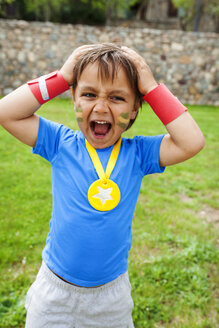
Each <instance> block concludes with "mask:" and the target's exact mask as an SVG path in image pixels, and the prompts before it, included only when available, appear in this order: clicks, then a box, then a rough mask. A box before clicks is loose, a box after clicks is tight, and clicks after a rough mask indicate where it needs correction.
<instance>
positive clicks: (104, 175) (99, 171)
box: [85, 137, 122, 183]
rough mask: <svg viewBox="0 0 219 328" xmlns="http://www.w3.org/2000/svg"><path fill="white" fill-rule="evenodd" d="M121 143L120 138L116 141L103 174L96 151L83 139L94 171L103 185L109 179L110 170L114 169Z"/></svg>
mask: <svg viewBox="0 0 219 328" xmlns="http://www.w3.org/2000/svg"><path fill="white" fill-rule="evenodd" d="M121 142H122V139H121V137H120V138H119V140H118V141H117V143H116V144H115V145H114V147H113V150H112V153H111V155H110V158H109V161H108V164H107V168H106V172H104V169H103V166H102V164H101V162H100V159H99V156H98V154H97V152H96V149H95V148H94V147H92V146H91V145H90V144H89V142H88V141H87V139H85V144H86V147H87V150H88V153H89V155H90V158H91V160H92V162H93V164H94V167H95V170H96V171H97V174H98V176H99V178H100V179H101V180H102V181H103V183H107V180H108V179H109V177H110V174H111V173H112V170H113V169H114V166H115V164H116V161H117V158H118V155H119V151H120V147H121Z"/></svg>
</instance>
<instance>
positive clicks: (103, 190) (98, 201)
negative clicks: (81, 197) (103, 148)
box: [85, 138, 121, 211]
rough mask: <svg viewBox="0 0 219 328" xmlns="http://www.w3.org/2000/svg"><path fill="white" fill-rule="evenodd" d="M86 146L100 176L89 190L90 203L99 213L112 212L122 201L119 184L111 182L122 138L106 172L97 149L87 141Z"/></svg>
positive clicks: (113, 152)
mask: <svg viewBox="0 0 219 328" xmlns="http://www.w3.org/2000/svg"><path fill="white" fill-rule="evenodd" d="M85 144H86V147H87V150H88V152H89V155H90V157H91V160H92V162H93V164H94V167H95V169H96V171H97V174H98V176H99V178H100V179H99V180H96V181H94V182H93V183H92V184H91V186H90V188H89V189H88V201H89V203H90V204H91V206H92V207H94V208H95V209H96V210H98V211H110V210H112V209H113V208H115V207H116V206H117V205H118V203H119V201H120V190H119V187H118V186H117V184H116V183H115V182H114V181H112V180H110V179H109V177H110V174H111V172H112V170H113V168H114V166H115V164H116V161H117V158H118V155H119V150H120V146H121V138H120V139H119V140H118V141H117V143H116V144H115V145H114V147H113V150H112V153H111V155H110V159H109V161H108V164H107V168H106V172H104V170H103V167H102V164H101V162H100V159H99V157H98V155H97V152H96V150H95V148H93V147H92V146H91V145H90V144H89V142H88V141H87V140H86V139H85Z"/></svg>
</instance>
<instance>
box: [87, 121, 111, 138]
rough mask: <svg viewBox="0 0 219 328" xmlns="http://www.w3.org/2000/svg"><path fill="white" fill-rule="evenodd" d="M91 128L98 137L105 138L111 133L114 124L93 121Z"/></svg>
mask: <svg viewBox="0 0 219 328" xmlns="http://www.w3.org/2000/svg"><path fill="white" fill-rule="evenodd" d="M90 127H91V130H92V132H93V133H94V135H95V136H96V137H105V136H106V135H107V134H108V133H109V131H110V129H111V127H112V124H111V123H109V122H107V121H91V123H90Z"/></svg>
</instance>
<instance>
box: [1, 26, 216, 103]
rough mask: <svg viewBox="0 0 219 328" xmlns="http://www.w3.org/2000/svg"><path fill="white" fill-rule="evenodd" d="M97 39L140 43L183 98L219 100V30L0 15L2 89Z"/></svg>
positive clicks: (50, 67)
mask: <svg viewBox="0 0 219 328" xmlns="http://www.w3.org/2000/svg"><path fill="white" fill-rule="evenodd" d="M96 42H116V43H118V44H123V45H127V46H129V47H131V48H134V49H136V50H137V51H138V52H139V53H140V54H141V55H142V56H143V57H144V58H145V59H146V61H147V62H148V64H149V66H150V67H151V70H152V72H153V73H154V75H155V78H156V79H157V81H158V82H165V84H166V85H167V86H168V87H169V88H170V90H171V91H172V92H173V93H174V94H175V95H176V96H177V97H178V98H179V99H180V100H181V101H182V102H184V103H187V104H214V105H219V97H218V93H219V84H218V81H219V40H218V35H217V34H214V33H193V32H182V31H176V30H167V31H163V30H153V29H147V28H142V29H140V28H129V27H112V26H110V27H94V26H93V27H92V26H85V25H84V26H82V25H59V24H53V23H39V22H31V23H30V22H24V21H15V20H14V21H13V20H0V77H1V78H0V95H1V96H3V95H6V94H8V93H9V92H11V91H12V90H13V89H15V88H17V87H18V86H20V85H21V84H23V83H25V82H26V81H27V80H30V79H32V78H35V77H38V76H40V75H43V74H46V73H49V72H51V71H53V70H56V69H58V68H60V67H61V66H62V64H63V63H64V61H65V60H66V59H67V57H68V56H69V54H70V53H71V52H72V51H73V50H74V49H75V48H76V47H78V46H80V45H82V44H86V43H96ZM68 95H69V96H70V93H67V96H68Z"/></svg>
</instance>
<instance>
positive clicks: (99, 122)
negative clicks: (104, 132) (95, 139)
mask: <svg viewBox="0 0 219 328" xmlns="http://www.w3.org/2000/svg"><path fill="white" fill-rule="evenodd" d="M95 122H96V123H98V124H107V122H106V121H95Z"/></svg>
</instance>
